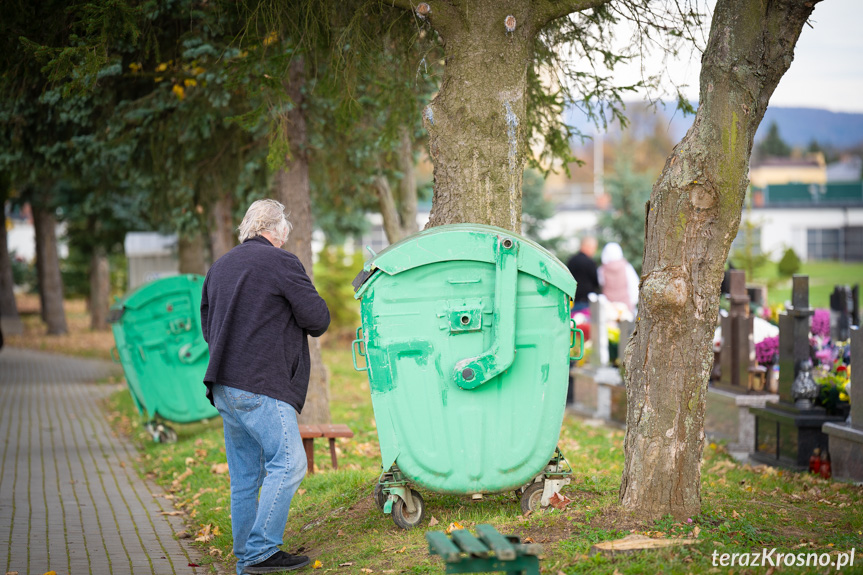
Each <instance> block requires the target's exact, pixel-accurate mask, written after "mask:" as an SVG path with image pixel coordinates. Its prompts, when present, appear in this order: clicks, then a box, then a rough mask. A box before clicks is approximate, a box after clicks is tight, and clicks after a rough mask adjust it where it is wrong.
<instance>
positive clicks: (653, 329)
mask: <svg viewBox="0 0 863 575" xmlns="http://www.w3.org/2000/svg"><path fill="white" fill-rule="evenodd" d="M814 4H815V2H814V1H812V2H809V1H807V2H804V1H801V0H718V2H717V4H716V8H715V10H714V13H713V22H712V25H711V32H710V38H709V41H708V45H707V50H706V51H705V53H704V57H703V59H702V71H701V97H700V106H699V109H698V113H697V114H696V117H695V122H694V123H693V126H692V127H691V128H690V130H689V132H688V133H687V134H686V136H685V137H684V139H683V140H682V141H681V142H680V143H679V144H678V145H677V147H675V149H674V151H673V152H672V154H671V156H670V157H669V158H668V160H667V161H666V164H665V168H664V169H663V172H662V175H661V176H660V178H659V180H658V181H657V182H656V184H655V185H654V188H653V192H652V194H651V198H650V201H649V202H648V204H647V207H646V222H647V226H646V230H645V249H644V266H643V271H642V280H641V290H640V299H639V306H638V316H639V317H638V322H637V326H636V332H635V334H634V335H633V337H632V339H631V340H630V343H629V345H628V346H627V349H626V351H625V354H624V364H625V369H626V371H625V382H626V388H627V402H628V403H627V431H626V441H625V454H626V455H625V464H624V471H623V481H622V484H621V488H620V500H621V503H622V504H623V506H624V508H625V509H626V510H627V511H629V512H631V513H633V514H634V515H637V516H639V517H643V518H659V517H661V516H663V515H666V514H671V515H673V516H674V517H675V518H678V519H681V518H684V517H692V516H693V515H695V514H697V513H698V512H699V510H700V507H701V490H700V482H701V472H700V464H701V456H702V451H703V447H704V405H705V396H706V394H707V383H708V379H709V377H710V369H711V364H712V352H711V341H712V336H713V330H714V326H715V324H716V318H717V317H718V316H717V314H718V312H719V286H720V283H721V280H722V272H723V267H724V264H725V260H726V257H727V256H728V250H729V248H730V246H731V241H732V240H733V239H734V236H735V235H736V233H737V228H738V226H739V224H740V216H741V211H742V208H743V200H744V197H745V194H746V188H747V186H748V183H749V182H748V165H749V157H750V154H751V151H752V141H753V138H754V136H755V131H756V130H757V128H758V124H759V123H760V122H761V119H762V117H763V116H764V112H765V110H766V109H767V103H768V101H769V99H770V96H771V94H772V93H773V90H774V89H775V88H776V85H777V84H778V82H779V79H780V78H781V77H782V75H783V74H784V73H785V71H786V70H787V69H788V66H789V65H790V64H791V60H792V58H793V51H794V45H795V43H796V42H797V38H798V37H799V35H800V30H801V28H802V26H803V24H804V23H805V22H806V20H807V18H808V17H809V15H810V14H811V12H812V9H813V6H814Z"/></svg>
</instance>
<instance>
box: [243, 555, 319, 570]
mask: <svg viewBox="0 0 863 575" xmlns="http://www.w3.org/2000/svg"><path fill="white" fill-rule="evenodd" d="M308 564H309V558H308V557H306V556H305V555H291V554H290V553H285V552H284V551H276V553H275V554H274V555H271V556H270V557H268V558H267V559H266V560H264V561H261V562H260V563H255V564H254V565H246V566H245V567H243V571H245V572H246V573H251V574H255V573H277V572H279V571H290V570H292V569H299V568H300V567H305V566H306V565H308Z"/></svg>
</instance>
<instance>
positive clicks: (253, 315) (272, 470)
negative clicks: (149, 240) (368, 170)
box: [201, 200, 330, 575]
mask: <svg viewBox="0 0 863 575" xmlns="http://www.w3.org/2000/svg"><path fill="white" fill-rule="evenodd" d="M284 209H285V207H284V206H283V205H282V204H280V203H279V202H276V201H274V200H259V201H257V202H254V203H253V204H252V205H251V206H250V207H249V210H248V211H247V212H246V216H245V218H243V223H242V224H240V228H239V232H240V245H238V246H236V247H235V248H233V249H232V250H231V251H229V252H228V253H227V254H225V255H224V256H222V257H221V258H219V259H218V261H216V263H214V264H213V267H212V268H210V271H209V273H208V274H207V279H206V280H205V281H204V289H203V296H202V299H201V327H202V328H203V332H204V339H205V340H206V341H207V343H208V344H209V347H210V364H209V366H208V367H207V373H206V375H205V376H204V383H205V384H206V385H207V397H208V398H209V399H210V401H211V402H212V403H213V405H215V406H216V408H217V409H218V410H219V413H221V415H222V420H223V423H224V430H225V453H226V455H227V458H228V469H229V471H230V474H231V525H232V527H233V532H234V533H233V535H234V555H236V557H237V573H238V574H240V575H242V574H243V573H271V572H276V571H286V570H289V569H298V568H300V567H303V566H305V565H307V564H308V563H309V558H308V557H306V556H303V555H291V554H289V553H285V552H284V551H282V550H280V549H279V545H281V544H282V535H283V533H284V531H285V524H286V523H287V521H288V511H289V509H290V506H291V498H292V497H293V496H294V493H295V492H296V491H297V488H298V487H299V485H300V481H302V479H303V477H304V476H305V473H306V455H305V451H304V450H303V443H302V439H301V438H300V432H299V427H298V425H297V414H299V413H300V411H301V410H302V408H303V403H305V400H306V391H307V389H308V386H309V371H310V368H309V365H310V360H309V344H308V338H307V336H309V335H311V336H313V337H317V336H319V335H321V334H322V333H324V332H325V331H326V330H327V327H328V326H329V324H330V312H329V310H328V309H327V304H326V303H325V302H324V300H323V299H322V298H321V296H319V295H318V292H317V291H316V290H315V286H314V285H312V281H311V280H310V279H309V276H308V275H307V274H306V271H305V269H304V268H303V265H302V264H301V263H300V260H299V259H298V258H297V256H295V255H294V254H292V253H289V252H287V251H284V250H281V249H279V248H281V246H282V244H284V243H285V241H286V240H287V239H288V233H289V232H290V224H289V223H288V221H287V219H286V218H285V213H284ZM259 491H260V495H259Z"/></svg>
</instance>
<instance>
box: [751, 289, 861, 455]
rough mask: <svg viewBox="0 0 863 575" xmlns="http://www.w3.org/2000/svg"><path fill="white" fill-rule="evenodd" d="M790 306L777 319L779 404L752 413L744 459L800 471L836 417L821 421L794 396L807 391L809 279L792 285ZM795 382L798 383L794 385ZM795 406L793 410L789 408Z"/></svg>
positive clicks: (822, 415) (820, 412) (822, 445)
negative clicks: (751, 433)
mask: <svg viewBox="0 0 863 575" xmlns="http://www.w3.org/2000/svg"><path fill="white" fill-rule="evenodd" d="M792 282H793V283H792V294H791V302H792V306H791V307H790V308H789V309H788V310H787V311H786V312H785V313H783V314H781V315H780V316H779V401H778V402H769V403H767V405H766V406H765V407H763V408H752V409H750V412H751V413H752V414H753V415H754V416H755V445H754V451H753V452H752V453H751V455H750V457H751V458H752V459H754V460H756V461H758V462H761V463H766V464H768V465H774V466H780V467H788V468H791V469H798V470H803V469H806V468H807V467H808V465H809V456H810V455H812V452H813V450H814V449H815V448H819V449H821V450H822V451H823V450H826V449H827V447H828V445H827V444H828V438H827V435H826V434H825V433H823V432H822V431H821V428H822V426H823V425H824V424H825V423H828V422H841V421H842V420H843V419H844V418H842V417H841V416H831V415H827V414H826V411H825V410H824V408H822V407H818V406H815V407H809V406H807V405H805V404H807V403H808V402H806V401H805V398H803V397H801V396H800V395H799V393H800V392H799V390H805V389H807V388H808V387H811V384H812V382H811V381H810V379H809V378H811V375H810V372H809V369H810V366H811V364H810V363H807V362H809V322H810V317H811V316H812V314H813V310H812V309H811V308H810V307H809V277H808V276H805V275H795V276H794V278H793V280H792ZM798 378H799V379H798ZM795 404H796V405H795Z"/></svg>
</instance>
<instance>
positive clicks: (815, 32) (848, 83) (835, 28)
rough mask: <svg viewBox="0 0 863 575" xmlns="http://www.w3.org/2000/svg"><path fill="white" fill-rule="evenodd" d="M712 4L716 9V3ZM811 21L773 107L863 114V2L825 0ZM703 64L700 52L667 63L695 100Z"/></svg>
mask: <svg viewBox="0 0 863 575" xmlns="http://www.w3.org/2000/svg"><path fill="white" fill-rule="evenodd" d="M708 3H709V5H710V7H711V9H712V6H713V4H714V1H713V0H709V2H708ZM810 23H811V24H812V27H809V26H804V28H803V32H802V33H801V35H800V40H799V42H798V43H797V47H796V48H795V50H794V62H793V63H792V64H791V68H790V69H789V70H788V72H787V73H786V74H785V76H783V78H782V80H781V81H780V83H779V86H778V87H777V88H776V91H775V92H774V93H773V97H772V98H771V99H770V105H771V106H782V107H804V108H824V109H827V110H832V111H834V112H861V113H863V0H823V1H822V2H819V3H818V4H817V5H816V6H815V11H814V13H813V14H812V18H811V19H810ZM705 41H706V39H705ZM657 62H658V60H657ZM655 66H656V65H654V68H653V69H654V70H655V69H656V67H655ZM700 68H701V57H700V53H696V54H693V55H692V57H691V58H689V59H687V58H686V57H685V55H684V56H681V58H680V60H678V61H675V62H673V63H672V62H669V65H668V70H669V73H670V74H671V75H672V77H673V78H674V80H675V81H676V82H678V83H681V84H688V85H689V88H688V89H686V90H685V93H686V94H687V95H688V96H689V97H690V99H691V100H697V99H698V73H699V70H700ZM633 73H636V74H637V72H635V71H631V72H630V74H633Z"/></svg>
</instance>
